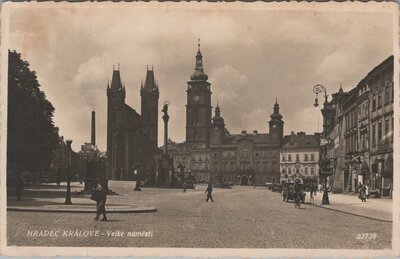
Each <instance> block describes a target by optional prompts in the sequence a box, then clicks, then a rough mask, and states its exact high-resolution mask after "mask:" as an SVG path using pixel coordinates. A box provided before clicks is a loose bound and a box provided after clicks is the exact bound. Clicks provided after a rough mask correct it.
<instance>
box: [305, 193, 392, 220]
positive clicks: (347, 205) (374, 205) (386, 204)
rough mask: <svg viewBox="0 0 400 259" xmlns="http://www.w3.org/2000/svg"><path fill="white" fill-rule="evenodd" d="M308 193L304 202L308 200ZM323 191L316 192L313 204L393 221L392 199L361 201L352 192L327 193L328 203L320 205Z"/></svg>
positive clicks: (375, 218)
mask: <svg viewBox="0 0 400 259" xmlns="http://www.w3.org/2000/svg"><path fill="white" fill-rule="evenodd" d="M308 195H309V193H307V196H306V202H309V196H308ZM322 196H323V193H322V192H321V193H317V195H316V196H315V197H314V206H317V207H321V208H325V209H331V210H334V211H339V212H343V213H347V214H351V215H356V216H360V217H365V218H369V219H374V220H379V221H384V222H393V218H392V206H393V200H392V199H382V198H377V199H375V198H370V199H367V202H361V200H360V199H359V198H358V196H357V195H354V194H342V193H340V194H332V193H329V203H330V204H329V205H321V200H322Z"/></svg>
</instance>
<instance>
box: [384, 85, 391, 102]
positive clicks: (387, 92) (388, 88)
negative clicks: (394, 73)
mask: <svg viewBox="0 0 400 259" xmlns="http://www.w3.org/2000/svg"><path fill="white" fill-rule="evenodd" d="M389 101H390V87H389V85H387V86H386V87H385V105H388V104H389Z"/></svg>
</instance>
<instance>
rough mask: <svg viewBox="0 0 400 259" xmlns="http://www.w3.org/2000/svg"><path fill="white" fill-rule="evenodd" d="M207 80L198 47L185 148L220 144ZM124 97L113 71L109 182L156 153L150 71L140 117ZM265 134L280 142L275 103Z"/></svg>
mask: <svg viewBox="0 0 400 259" xmlns="http://www.w3.org/2000/svg"><path fill="white" fill-rule="evenodd" d="M207 80H208V76H207V75H206V74H205V73H204V68H203V56H202V54H201V51H200V43H199V44H198V50H197V54H196V64H195V69H194V72H193V74H192V75H191V77H190V81H188V82H187V101H186V103H187V105H186V143H187V145H188V146H189V147H194V146H195V147H196V148H207V147H209V146H210V144H214V145H221V144H223V141H224V136H225V132H226V129H225V124H224V120H223V118H222V117H221V115H220V108H219V107H218V106H217V107H216V109H215V116H214V117H213V118H212V106H211V83H209V82H208V81H207ZM125 95H126V92H125V86H124V85H123V84H122V81H121V75H120V71H119V69H117V70H115V69H114V70H113V75H112V81H111V86H110V85H108V87H107V97H108V107H107V159H108V168H107V173H108V175H109V177H110V176H111V178H112V179H122V178H127V177H128V175H129V174H130V172H131V170H132V167H134V166H135V164H138V163H141V164H143V161H142V160H143V159H144V158H143V156H149V155H152V154H153V153H156V151H155V150H156V149H157V146H158V138H157V136H158V114H159V105H158V99H159V89H158V85H157V82H156V81H155V77H154V70H153V69H151V70H149V69H147V74H146V79H145V82H144V84H143V82H142V84H141V88H140V96H141V115H139V114H138V113H137V112H136V111H135V110H134V109H133V108H131V107H130V106H128V105H127V104H126V103H125ZM172 116H174V115H172ZM269 130H270V131H269V132H270V134H271V135H273V136H275V137H274V139H276V140H278V141H279V142H281V141H282V138H283V121H282V116H281V115H280V114H279V105H278V103H276V104H275V106H274V113H273V114H272V115H271V120H270V122H269ZM140 156H142V157H140ZM148 162H149V164H151V163H152V162H151V161H148ZM128 178H129V177H128Z"/></svg>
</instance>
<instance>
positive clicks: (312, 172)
mask: <svg viewBox="0 0 400 259" xmlns="http://www.w3.org/2000/svg"><path fill="white" fill-rule="evenodd" d="M314 170H315V169H314V167H311V175H314V173H315V172H314Z"/></svg>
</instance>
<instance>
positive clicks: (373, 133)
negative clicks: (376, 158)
mask: <svg viewBox="0 0 400 259" xmlns="http://www.w3.org/2000/svg"><path fill="white" fill-rule="evenodd" d="M375 126H376V125H375V124H372V146H376V127H375Z"/></svg>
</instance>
